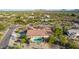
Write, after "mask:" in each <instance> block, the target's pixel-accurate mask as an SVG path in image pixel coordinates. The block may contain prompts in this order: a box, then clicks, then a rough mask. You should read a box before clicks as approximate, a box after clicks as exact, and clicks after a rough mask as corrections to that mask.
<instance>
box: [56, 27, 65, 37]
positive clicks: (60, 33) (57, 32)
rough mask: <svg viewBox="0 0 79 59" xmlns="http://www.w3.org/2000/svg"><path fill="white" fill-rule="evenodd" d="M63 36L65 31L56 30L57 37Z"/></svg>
mask: <svg viewBox="0 0 79 59" xmlns="http://www.w3.org/2000/svg"><path fill="white" fill-rule="evenodd" d="M62 34H63V30H62V29H61V28H56V29H55V36H57V37H59V36H60V35H62Z"/></svg>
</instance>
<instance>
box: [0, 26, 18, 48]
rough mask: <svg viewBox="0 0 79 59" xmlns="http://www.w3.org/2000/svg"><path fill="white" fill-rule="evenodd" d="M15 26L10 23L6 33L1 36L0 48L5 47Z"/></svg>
mask: <svg viewBox="0 0 79 59" xmlns="http://www.w3.org/2000/svg"><path fill="white" fill-rule="evenodd" d="M15 28H17V26H16V25H12V26H11V27H10V28H9V30H8V31H7V33H6V34H5V36H4V37H3V39H2V41H1V42H0V48H3V49H6V48H7V46H8V43H9V40H10V37H11V34H12V32H13V31H14V29H15Z"/></svg>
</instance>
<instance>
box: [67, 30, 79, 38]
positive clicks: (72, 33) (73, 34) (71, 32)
mask: <svg viewBox="0 0 79 59" xmlns="http://www.w3.org/2000/svg"><path fill="white" fill-rule="evenodd" d="M67 34H68V36H69V38H71V39H79V29H70V30H68V32H67Z"/></svg>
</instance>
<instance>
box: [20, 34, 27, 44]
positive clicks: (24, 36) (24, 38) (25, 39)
mask: <svg viewBox="0 0 79 59" xmlns="http://www.w3.org/2000/svg"><path fill="white" fill-rule="evenodd" d="M21 38H22V41H21V42H22V43H26V42H27V38H26V35H23V36H22V37H21Z"/></svg>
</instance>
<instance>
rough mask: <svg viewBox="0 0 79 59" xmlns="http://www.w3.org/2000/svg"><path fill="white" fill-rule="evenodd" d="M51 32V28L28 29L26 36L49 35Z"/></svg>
mask: <svg viewBox="0 0 79 59" xmlns="http://www.w3.org/2000/svg"><path fill="white" fill-rule="evenodd" d="M51 33H52V31H51V29H44V28H43V29H29V30H27V36H49V35H50V34H51Z"/></svg>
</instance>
